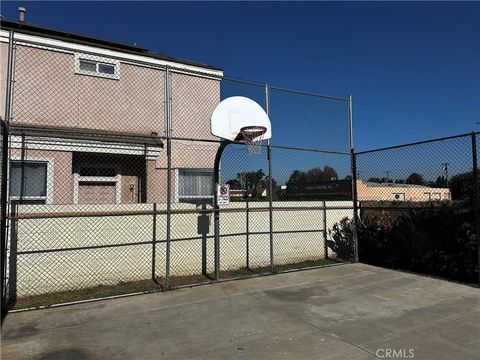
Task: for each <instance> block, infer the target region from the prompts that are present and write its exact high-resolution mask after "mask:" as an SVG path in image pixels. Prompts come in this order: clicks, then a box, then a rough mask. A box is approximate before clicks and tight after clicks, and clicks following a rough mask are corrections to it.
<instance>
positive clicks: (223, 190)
mask: <svg viewBox="0 0 480 360" xmlns="http://www.w3.org/2000/svg"><path fill="white" fill-rule="evenodd" d="M217 204H218V205H228V204H230V185H228V184H224V185H217Z"/></svg>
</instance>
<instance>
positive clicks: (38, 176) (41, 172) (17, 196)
mask: <svg viewBox="0 0 480 360" xmlns="http://www.w3.org/2000/svg"><path fill="white" fill-rule="evenodd" d="M47 172H48V162H42V161H23V162H22V161H12V162H11V163H10V197H11V199H12V200H14V201H15V200H21V202H22V203H35V204H45V203H46V200H47ZM22 175H23V177H22Z"/></svg>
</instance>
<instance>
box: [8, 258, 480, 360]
mask: <svg viewBox="0 0 480 360" xmlns="http://www.w3.org/2000/svg"><path fill="white" fill-rule="evenodd" d="M479 295H480V290H479V289H477V288H473V287H469V286H465V285H460V284H456V283H452V282H447V281H443V280H437V279H432V278H428V277H423V276H418V275H413V274H408V273H403V272H398V271H392V270H386V269H382V268H377V267H373V266H368V265H364V264H348V265H339V266H333V267H328V268H323V269H317V270H308V271H301V272H293V273H288V274H280V275H276V276H267V277H260V278H252V279H247V280H241V281H231V282H222V283H217V284H212V285H206V286H200V287H194V288H185V289H180V290H176V291H171V292H167V293H157V294H149V295H141V296H133V297H127V298H122V299H115V300H105V301H99V302H94V303H86V304H81V305H75V306H66V307H59V308H52V309H47V310H37V311H31V312H23V313H14V314H10V315H9V316H8V317H7V319H6V320H5V324H4V326H3V329H2V359H10V360H14V359H69V360H70V359H72V360H75V359H262V360H266V359H376V358H383V359H389V358H397V359H398V358H410V359H412V358H413V359H449V360H450V359H479V357H480V331H479V330H480V312H479V310H480V309H479ZM388 349H390V351H393V350H396V351H397V353H396V355H397V356H396V357H392V356H393V355H394V353H392V352H390V353H388V352H387V350H388ZM410 349H412V350H413V353H412V352H411V350H410ZM399 351H400V353H399ZM375 354H376V355H377V356H376V355H375ZM387 354H390V357H388V356H387ZM399 354H400V355H401V356H399ZM412 355H413V357H412Z"/></svg>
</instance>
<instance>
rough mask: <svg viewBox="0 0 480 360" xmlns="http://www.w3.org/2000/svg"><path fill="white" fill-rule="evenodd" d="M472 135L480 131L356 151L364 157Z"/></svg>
mask: <svg viewBox="0 0 480 360" xmlns="http://www.w3.org/2000/svg"><path fill="white" fill-rule="evenodd" d="M472 134H474V135H478V134H480V131H472V132H469V133H463V134H458V135H452V136H446V137H441V138H435V139H429V140H423V141H416V142H411V143H406V144H400V145H393V146H387V147H383V148H378V149H371V150H365V151H356V152H355V154H356V155H362V154H369V153H373V152H378V151H385V150H393V149H400V148H403V147H408V146H415V145H421V144H428V143H433V142H437V141H444V140H451V139H458V138H463V137H468V136H472Z"/></svg>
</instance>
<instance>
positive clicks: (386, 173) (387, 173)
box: [385, 171, 390, 183]
mask: <svg viewBox="0 0 480 360" xmlns="http://www.w3.org/2000/svg"><path fill="white" fill-rule="evenodd" d="M385 175H386V178H385V182H386V183H388V176H389V175H390V171H385Z"/></svg>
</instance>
